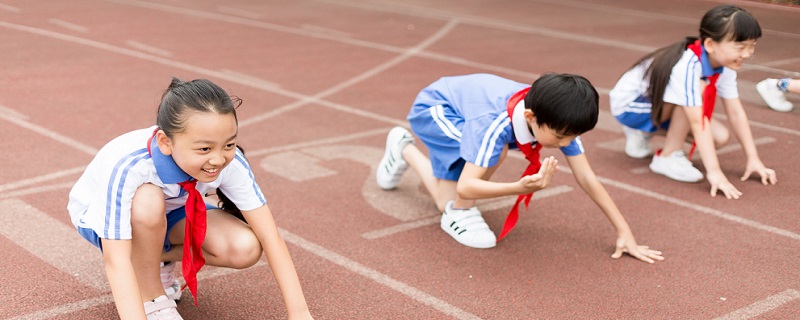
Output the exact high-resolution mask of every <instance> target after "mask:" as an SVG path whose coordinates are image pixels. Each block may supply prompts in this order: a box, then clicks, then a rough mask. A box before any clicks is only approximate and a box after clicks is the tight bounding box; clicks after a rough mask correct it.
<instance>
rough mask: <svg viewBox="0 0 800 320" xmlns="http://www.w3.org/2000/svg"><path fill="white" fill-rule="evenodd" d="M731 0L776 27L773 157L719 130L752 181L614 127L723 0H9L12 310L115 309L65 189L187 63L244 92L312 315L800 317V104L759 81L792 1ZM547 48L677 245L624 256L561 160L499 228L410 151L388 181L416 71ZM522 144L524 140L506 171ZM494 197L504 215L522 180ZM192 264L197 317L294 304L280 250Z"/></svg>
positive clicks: (186, 309) (281, 314) (494, 68)
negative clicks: (663, 160) (418, 169)
mask: <svg viewBox="0 0 800 320" xmlns="http://www.w3.org/2000/svg"><path fill="white" fill-rule="evenodd" d="M735 3H736V4H738V5H740V6H742V7H744V8H746V9H747V10H748V11H750V12H751V13H752V14H754V15H755V16H756V18H757V19H758V20H759V22H760V23H761V25H762V27H763V29H764V36H763V38H762V39H760V40H759V41H758V49H757V52H756V56H755V57H754V58H753V59H751V60H750V61H749V62H748V64H746V66H745V68H744V69H743V70H742V71H741V72H740V73H739V90H740V93H741V97H742V100H743V101H744V103H745V105H746V109H747V112H748V116H749V117H750V120H751V122H752V123H751V125H752V131H753V135H754V137H755V140H756V143H757V145H758V150H759V154H760V155H761V158H762V159H763V161H764V162H765V163H766V164H767V165H768V166H770V167H772V168H774V169H775V170H776V171H777V172H778V178H779V183H778V185H776V186H771V187H765V186H762V185H761V184H760V183H758V182H757V181H756V180H751V181H748V182H738V177H739V176H740V175H741V174H742V172H743V170H744V163H745V157H744V154H743V152H742V151H741V149H740V147H739V145H738V144H737V143H736V142H735V140H734V142H733V143H732V144H730V145H728V146H726V147H724V148H723V149H721V150H720V151H719V153H720V158H721V165H722V167H723V169H724V171H725V172H726V173H727V175H728V177H729V179H732V181H734V183H735V185H736V186H737V187H738V188H740V190H741V191H743V192H744V196H743V197H742V199H740V200H738V201H732V200H725V199H724V198H723V197H716V198H712V197H709V196H708V186H707V184H706V183H697V184H686V183H678V182H674V181H671V180H668V179H666V178H663V177H661V176H657V175H655V174H652V173H649V172H648V169H647V164H648V163H649V161H648V160H635V159H631V158H628V157H627V156H625V155H624V153H623V152H622V151H621V149H622V144H623V142H624V139H623V135H622V133H621V131H620V129H619V127H618V126H617V125H616V123H615V122H614V120H613V118H611V116H610V115H609V113H608V97H607V92H608V90H609V89H610V88H611V87H612V86H613V85H614V83H615V81H616V79H617V78H618V77H619V76H620V75H621V74H622V73H623V72H624V71H625V69H626V68H627V67H629V66H630V65H631V64H632V63H633V62H634V61H635V60H636V59H637V58H639V57H640V56H642V55H644V54H645V53H646V52H649V51H651V50H653V49H655V48H657V47H660V46H664V45H667V44H669V43H672V42H674V41H677V40H679V39H681V38H682V37H683V36H687V35H696V34H697V31H696V30H697V26H698V24H699V19H700V17H701V16H702V14H703V13H704V12H705V11H706V10H708V9H709V8H711V7H713V6H715V5H717V4H719V2H716V1H689V0H678V1H654V0H648V1H637V2H631V1H625V2H622V1H610V0H597V1H583V0H574V1H570V0H564V1H561V0H559V1H554V0H534V1H504V2H502V4H499V3H498V2H493V1H430V0H411V1H388V0H387V1H381V0H376V1H358V0H352V1H346V0H345V1H333V0H330V1H325V0H321V1H307V0H299V1H259V2H255V1H242V0H234V1H219V0H217V1H213V0H212V1H202V2H198V1H189V0H165V1H160V2H159V1H129V0H119V1H113V0H110V1H93V0H75V1H69V2H66V1H52V0H51V1H22V0H0V70H2V71H1V72H0V135H1V136H3V137H5V139H2V142H0V146H1V147H2V151H3V155H4V156H3V162H2V163H3V167H4V168H5V169H4V170H2V171H1V172H0V191H2V193H0V206H1V207H2V208H3V209H4V212H3V213H2V214H1V215H0V219H1V221H0V250H2V252H3V255H2V259H0V287H2V289H1V290H0V318H10V319H45V318H55V319H108V318H116V313H115V309H114V305H113V302H112V299H111V295H110V290H109V288H108V284H107V282H106V280H105V278H104V276H103V273H102V261H101V257H100V254H99V252H98V251H97V250H96V249H94V248H92V247H91V246H90V245H88V244H87V243H86V242H85V241H83V240H82V239H81V238H80V237H79V236H78V235H77V233H76V232H75V231H74V228H73V227H72V225H71V224H70V222H69V219H68V216H67V212H66V208H65V207H66V201H67V195H68V192H69V188H70V187H71V185H72V184H73V183H74V182H75V181H76V180H77V178H78V177H79V175H80V173H81V171H82V170H83V168H84V167H85V166H86V165H87V164H88V163H89V161H90V160H91V159H92V156H93V155H94V154H95V153H96V152H97V150H98V149H99V148H101V147H102V146H103V144H105V143H106V142H107V141H109V140H110V139H112V138H114V137H116V136H117V135H119V134H121V133H124V132H127V131H129V130H133V129H138V128H143V127H146V126H150V125H151V124H152V123H153V122H154V118H155V110H156V106H157V102H158V100H159V97H160V94H161V92H162V90H164V89H165V88H166V87H167V85H168V84H169V81H170V77H172V76H178V77H180V78H183V79H186V80H189V79H195V78H208V79H211V80H213V81H215V82H216V83H218V84H220V85H221V86H222V87H223V88H225V89H226V90H227V91H228V92H229V93H230V94H232V95H236V96H239V97H241V98H242V99H243V100H244V104H243V105H242V107H241V108H239V117H240V137H241V139H240V142H241V144H242V145H243V146H244V147H245V148H246V149H247V151H248V158H249V160H250V162H251V164H252V165H253V167H254V171H255V173H256V176H257V177H258V180H259V182H260V184H261V185H262V187H263V189H264V192H265V193H266V195H267V197H268V201H269V204H270V208H271V209H272V211H273V212H274V213H275V216H276V219H277V221H278V224H279V226H280V227H281V231H282V232H283V236H284V238H285V240H286V242H287V243H288V245H289V249H290V251H291V253H292V256H293V259H294V262H295V264H296V266H297V270H298V272H299V274H300V278H301V282H302V284H303V289H304V291H305V294H306V297H307V299H308V303H309V305H310V308H311V310H312V313H313V314H314V315H315V316H316V317H317V318H318V319H449V318H457V319H479V318H480V319H534V318H535V319H715V318H722V319H749V318H760V319H767V318H769V319H797V318H798V317H799V316H798V315H799V314H800V259H798V258H799V255H798V248H799V247H800V246H799V245H800V219H798V209H797V200H798V193H797V190H798V189H800V181H799V179H800V174H799V173H798V171H796V170H794V169H795V166H796V162H797V159H798V153H797V147H798V143H800V121H798V119H800V117H798V113H799V112H800V110H798V109H800V108H797V109H795V111H793V112H789V113H778V112H774V111H771V110H769V109H768V108H767V107H766V106H765V104H764V103H763V102H762V101H761V100H760V98H759V97H758V95H757V93H756V92H755V87H754V85H755V83H757V82H758V81H760V80H761V79H763V78H766V77H782V76H795V77H797V76H798V73H796V72H795V71H798V70H800V58H798V56H797V53H798V52H800V9H798V8H797V7H788V6H779V5H769V4H763V3H759V2H749V1H748V2H742V1H737V2H735ZM550 71H555V72H570V73H578V74H582V75H584V76H586V77H588V78H589V79H590V80H591V81H592V82H593V83H594V85H595V86H596V87H597V88H598V89H599V91H600V93H601V110H602V116H601V120H600V123H599V124H598V126H597V128H596V129H595V130H593V131H592V132H590V133H587V134H585V135H584V136H583V139H584V143H585V144H586V149H587V153H588V156H589V158H590V160H591V162H592V164H593V168H594V170H595V171H596V173H597V174H598V175H599V176H600V177H602V181H603V182H604V183H605V186H606V188H607V189H608V191H609V192H610V194H611V195H612V197H613V198H614V199H615V201H616V203H617V205H618V206H619V207H620V208H621V210H622V212H623V214H624V216H625V217H626V219H627V220H628V222H629V224H630V225H631V227H632V229H633V230H634V233H635V234H636V236H637V240H638V241H639V242H640V243H641V244H646V245H650V246H651V247H654V248H657V249H660V250H663V251H664V255H665V257H666V261H664V262H660V263H657V264H655V265H648V264H645V263H641V262H638V261H636V260H635V259H633V258H630V257H628V256H626V257H624V258H623V259H620V260H613V259H611V258H610V257H609V256H610V255H611V253H612V252H613V246H614V239H615V237H614V231H613V229H612V227H611V226H610V224H609V223H608V221H607V220H606V219H605V218H604V216H603V214H602V213H601V212H600V211H599V210H598V209H597V207H596V206H595V205H594V204H593V203H592V202H591V200H590V199H589V198H588V197H586V196H585V195H584V194H583V193H582V192H581V191H580V188H579V187H578V186H577V184H576V183H575V182H574V180H573V179H572V178H571V177H570V174H569V168H568V167H565V166H562V167H561V170H560V171H559V173H558V174H557V175H556V177H555V179H554V183H553V186H552V187H551V188H549V189H548V190H546V191H542V192H539V193H537V199H536V200H535V201H534V202H533V206H532V209H531V210H529V211H527V212H525V213H524V214H523V215H522V217H521V221H520V222H519V224H518V226H517V228H516V230H514V232H513V233H512V234H511V235H510V236H509V237H508V238H506V239H505V240H503V241H502V242H501V243H500V244H499V245H498V247H496V248H494V249H490V250H476V249H469V248H466V247H463V246H461V245H459V244H457V243H456V242H455V241H453V240H452V239H450V238H449V237H448V236H447V235H446V234H445V233H444V232H442V231H441V230H440V229H439V226H438V215H439V213H438V212H436V209H435V208H434V206H433V204H432V202H431V201H430V200H429V199H428V198H427V197H426V196H424V195H423V194H421V189H420V187H419V180H418V179H417V178H416V177H415V176H414V175H413V174H409V175H407V176H406V177H404V180H403V182H402V183H401V185H400V187H399V188H398V189H397V190H395V191H392V192H384V191H380V190H378V188H377V187H376V186H375V184H374V182H373V181H374V170H375V166H376V163H377V161H378V160H379V158H380V156H381V154H382V152H383V145H384V139H385V134H386V132H388V130H389V129H390V128H391V127H393V126H397V125H406V122H405V115H406V113H407V111H408V109H409V107H410V104H411V102H412V100H413V98H414V96H415V95H416V93H417V91H418V90H419V89H421V88H422V87H424V86H425V85H427V84H429V83H430V82H432V81H434V80H436V79H437V78H439V77H441V76H445V75H457V74H466V73H475V72H489V73H495V74H499V75H502V76H505V77H509V78H512V79H515V80H518V81H521V82H528V83H529V82H532V81H533V80H534V79H535V78H536V77H537V76H538V75H540V74H543V73H545V72H550ZM790 99H791V100H792V101H793V102H794V103H795V104H796V105H800V99H798V96H792V97H790ZM720 109H721V108H720ZM715 117H717V118H718V119H720V120H723V121H724V120H725V119H726V118H725V114H724V112H718V114H716V115H715ZM653 143H654V145H657V144H659V143H660V141H659V140H658V139H656V140H655V141H654V142H653ZM551 154H552V155H555V156H556V157H561V155H560V153H559V152H557V151H555V152H554V151H546V152H545V154H544V155H545V156H547V155H551ZM559 159H561V160H562V163H565V162H564V161H563V158H559ZM695 162H696V163H697V164H698V165H700V164H699V160H695ZM524 166H525V162H524V161H523V160H522V158H521V157H519V156H518V155H516V156H514V155H512V156H511V157H509V159H508V160H507V165H506V166H504V167H503V168H501V170H499V171H498V173H497V175H496V178H495V179H496V180H498V181H510V180H514V179H516V178H517V175H518V173H519V172H520V170H521V168H523V167H524ZM479 206H480V207H481V208H482V210H483V211H484V215H485V217H486V220H487V222H488V224H489V225H490V226H491V227H492V228H493V229H494V230H495V231H499V229H500V228H501V225H502V223H503V219H504V218H505V214H506V212H507V211H508V208H509V206H510V199H507V198H506V199H500V200H498V201H493V202H488V201H483V202H480V204H479ZM200 278H201V281H200V304H199V305H198V306H194V305H193V304H192V301H191V299H188V301H183V302H181V303H180V304H179V310H180V312H181V313H182V314H183V316H184V317H185V318H187V319H263V318H268V319H280V318H285V316H286V312H285V309H284V306H283V303H282V299H281V296H280V294H279V292H278V290H277V287H276V285H275V282H274V280H273V278H272V275H271V272H270V269H269V267H268V266H267V265H266V263H265V262H262V263H260V264H258V265H257V266H255V267H252V268H249V269H245V270H227V269H215V268H212V267H208V268H206V269H204V270H203V271H202V272H201V273H200Z"/></svg>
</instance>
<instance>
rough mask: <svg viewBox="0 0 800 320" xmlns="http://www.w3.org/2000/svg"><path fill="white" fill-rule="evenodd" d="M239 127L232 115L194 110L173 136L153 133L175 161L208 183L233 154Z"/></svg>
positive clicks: (163, 151)
mask: <svg viewBox="0 0 800 320" xmlns="http://www.w3.org/2000/svg"><path fill="white" fill-rule="evenodd" d="M237 133H238V128H237V126H236V119H234V117H233V114H216V113H213V112H193V113H191V114H190V115H189V116H188V118H187V120H186V130H185V131H184V132H182V133H178V134H176V135H175V136H174V137H172V139H170V138H168V137H167V135H166V134H165V133H164V132H163V131H159V132H158V133H157V134H156V139H157V141H158V147H159V149H161V152H162V153H164V154H166V155H172V159H173V160H175V164H177V165H178V167H180V168H181V169H182V170H183V171H184V172H186V173H187V174H188V175H190V176H192V178H195V179H197V181H199V182H205V183H209V182H212V181H214V180H216V179H217V177H219V174H220V172H221V171H222V169H223V168H225V166H227V165H228V164H229V163H230V162H231V160H233V158H234V156H236V135H237Z"/></svg>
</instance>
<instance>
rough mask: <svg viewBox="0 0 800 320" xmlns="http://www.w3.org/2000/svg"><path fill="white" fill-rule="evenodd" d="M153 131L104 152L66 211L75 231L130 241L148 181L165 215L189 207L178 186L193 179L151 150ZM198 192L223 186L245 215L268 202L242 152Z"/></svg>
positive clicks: (135, 134)
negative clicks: (134, 209) (137, 200)
mask: <svg viewBox="0 0 800 320" xmlns="http://www.w3.org/2000/svg"><path fill="white" fill-rule="evenodd" d="M155 130H156V127H155V126H154V127H150V128H146V129H141V130H136V131H132V132H129V133H126V134H123V135H121V136H119V137H117V138H115V139H114V140H112V141H110V142H109V143H108V144H106V145H105V146H104V147H103V148H102V149H100V151H99V152H98V153H97V155H96V156H95V158H94V159H93V160H92V161H91V162H90V163H89V165H88V166H87V168H86V171H85V172H84V173H83V175H81V177H80V178H79V179H78V181H77V182H76V183H75V185H74V186H73V188H72V190H71V191H70V194H69V203H68V205H67V209H68V211H69V214H70V219H71V220H72V223H73V224H74V225H75V226H76V227H81V228H87V229H92V230H94V232H95V233H97V235H98V236H100V237H101V238H104V239H111V240H125V239H131V224H130V220H131V202H132V200H133V195H134V193H135V192H136V190H137V189H138V188H139V187H140V186H141V185H143V184H145V183H151V184H153V185H156V186H158V187H160V188H161V190H162V191H163V192H164V199H165V202H166V212H170V211H172V210H175V209H178V208H180V207H182V206H184V205H185V203H186V199H187V197H188V195H187V193H186V191H184V190H182V189H181V187H180V186H179V185H178V183H179V182H183V181H186V180H188V179H189V178H190V176H189V175H188V174H186V173H185V172H183V171H182V170H181V169H180V168H179V167H178V166H177V164H175V161H174V160H172V157H171V156H167V155H164V154H162V153H161V151H160V150H159V149H158V147H157V146H156V142H155V141H152V142H151V145H150V146H151V148H150V150H149V151H148V148H147V144H148V141H150V137H152V135H153V133H154V132H155ZM196 188H197V190H198V191H199V192H200V193H201V194H205V193H207V192H208V191H211V190H214V189H216V188H220V189H221V190H222V191H223V192H224V193H225V195H226V196H228V198H230V199H231V201H232V202H233V203H234V204H236V206H237V207H238V208H239V209H241V210H244V211H247V210H253V209H256V208H258V207H261V206H263V205H264V204H266V199H265V198H264V194H263V193H262V192H261V188H260V187H259V186H258V184H257V183H256V181H255V178H254V175H253V172H252V170H251V169H250V164H249V163H248V162H247V160H246V159H245V158H244V155H243V154H242V153H241V152H240V151H238V150H237V153H236V156H235V157H234V159H233V160H232V161H231V163H229V164H228V165H227V166H226V167H225V168H223V169H222V171H221V172H220V175H219V177H217V179H216V180H214V181H213V182H210V183H203V182H198V183H197V185H196Z"/></svg>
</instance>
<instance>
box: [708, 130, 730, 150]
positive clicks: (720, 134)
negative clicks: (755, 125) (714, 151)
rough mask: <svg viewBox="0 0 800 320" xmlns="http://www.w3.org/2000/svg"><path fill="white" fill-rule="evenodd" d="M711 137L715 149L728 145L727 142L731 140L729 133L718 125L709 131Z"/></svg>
mask: <svg viewBox="0 0 800 320" xmlns="http://www.w3.org/2000/svg"><path fill="white" fill-rule="evenodd" d="M711 135H712V136H713V137H714V145H715V146H716V147H717V148H719V147H721V146H724V145H726V144H728V141H730V139H731V133H730V131H728V128H726V127H725V126H723V125H718V126H716V127H715V128H714V129H713V130H711Z"/></svg>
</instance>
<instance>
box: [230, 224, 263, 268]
mask: <svg viewBox="0 0 800 320" xmlns="http://www.w3.org/2000/svg"><path fill="white" fill-rule="evenodd" d="M262 251H263V249H262V248H261V243H260V242H258V238H257V237H256V235H255V234H254V233H252V232H239V233H237V234H235V235H231V237H230V239H229V242H228V245H227V250H226V251H225V254H226V255H227V256H228V258H227V259H228V261H229V264H230V265H229V267H231V268H235V269H244V268H248V267H252V266H253V265H255V264H256V262H258V260H259V259H261V252H262Z"/></svg>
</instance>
